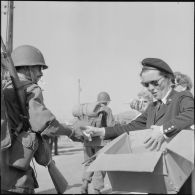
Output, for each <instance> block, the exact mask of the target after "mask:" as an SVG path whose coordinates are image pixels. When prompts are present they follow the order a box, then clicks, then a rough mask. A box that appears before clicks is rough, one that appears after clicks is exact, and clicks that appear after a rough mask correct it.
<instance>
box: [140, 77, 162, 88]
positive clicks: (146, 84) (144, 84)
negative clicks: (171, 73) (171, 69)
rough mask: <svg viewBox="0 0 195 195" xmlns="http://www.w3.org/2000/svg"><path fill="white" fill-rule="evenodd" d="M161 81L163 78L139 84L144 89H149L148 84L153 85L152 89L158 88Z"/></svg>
mask: <svg viewBox="0 0 195 195" xmlns="http://www.w3.org/2000/svg"><path fill="white" fill-rule="evenodd" d="M161 79H164V78H163V77H161V78H160V79H158V80H153V81H150V82H141V84H142V85H143V86H144V87H149V84H151V85H153V86H154V87H158V86H159V85H160V83H159V81H160V80H161Z"/></svg>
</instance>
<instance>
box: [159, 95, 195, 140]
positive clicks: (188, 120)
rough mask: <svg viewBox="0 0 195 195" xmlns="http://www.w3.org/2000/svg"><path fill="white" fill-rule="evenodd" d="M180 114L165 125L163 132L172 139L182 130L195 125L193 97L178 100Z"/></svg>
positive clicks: (182, 97)
mask: <svg viewBox="0 0 195 195" xmlns="http://www.w3.org/2000/svg"><path fill="white" fill-rule="evenodd" d="M178 107H179V114H178V115H177V116H175V117H174V118H172V119H171V120H169V121H166V122H165V123H164V124H163V131H164V134H165V135H166V136H167V137H171V136H173V135H175V134H176V133H178V132H179V131H181V130H182V129H186V128H190V126H191V125H193V124H194V99H193V96H192V95H182V96H181V97H180V98H179V99H178Z"/></svg>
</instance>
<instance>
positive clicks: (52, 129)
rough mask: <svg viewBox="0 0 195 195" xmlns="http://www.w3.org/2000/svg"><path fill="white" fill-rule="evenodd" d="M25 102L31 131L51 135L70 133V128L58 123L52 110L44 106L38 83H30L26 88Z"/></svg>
mask: <svg viewBox="0 0 195 195" xmlns="http://www.w3.org/2000/svg"><path fill="white" fill-rule="evenodd" d="M27 94H28V95H27V102H28V113H29V121H30V125H31V128H32V131H34V132H38V133H41V135H47V136H48V137H52V136H55V135H67V136H69V135H70V134H71V133H72V128H71V127H69V126H67V125H62V124H60V123H59V122H58V121H57V120H56V118H55V116H54V115H53V114H52V112H51V111H50V110H49V109H48V108H46V106H45V105H44V102H43V95H42V90H41V88H40V87H39V86H38V85H35V84H34V85H32V86H31V87H29V88H28V89H27Z"/></svg>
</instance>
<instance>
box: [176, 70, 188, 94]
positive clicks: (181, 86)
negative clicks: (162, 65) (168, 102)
mask: <svg viewBox="0 0 195 195" xmlns="http://www.w3.org/2000/svg"><path fill="white" fill-rule="evenodd" d="M174 76H175V84H174V89H175V90H176V91H178V92H180V91H185V90H188V91H191V89H192V80H191V78H190V77H189V76H188V75H185V74H182V73H181V72H174Z"/></svg>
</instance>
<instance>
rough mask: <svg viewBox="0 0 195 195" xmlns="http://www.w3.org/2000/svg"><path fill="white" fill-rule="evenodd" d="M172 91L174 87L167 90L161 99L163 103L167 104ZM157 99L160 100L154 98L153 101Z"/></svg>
mask: <svg viewBox="0 0 195 195" xmlns="http://www.w3.org/2000/svg"><path fill="white" fill-rule="evenodd" d="M171 91H172V88H170V89H169V90H168V91H167V93H166V95H165V96H164V97H163V98H162V99H161V101H162V103H163V104H166V103H167V97H168V96H169V95H170V93H171ZM157 101H158V100H157V99H154V101H153V102H157Z"/></svg>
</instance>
